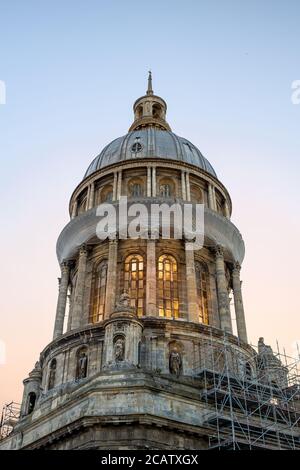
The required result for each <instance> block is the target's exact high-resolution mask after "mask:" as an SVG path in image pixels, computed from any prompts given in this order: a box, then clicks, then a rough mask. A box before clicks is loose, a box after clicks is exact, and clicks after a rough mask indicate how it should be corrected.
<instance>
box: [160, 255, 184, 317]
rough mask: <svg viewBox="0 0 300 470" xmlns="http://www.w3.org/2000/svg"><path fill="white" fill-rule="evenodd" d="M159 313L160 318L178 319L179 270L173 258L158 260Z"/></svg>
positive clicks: (163, 257) (163, 256)
mask: <svg viewBox="0 0 300 470" xmlns="http://www.w3.org/2000/svg"><path fill="white" fill-rule="evenodd" d="M158 313H159V316H160V317H166V318H178V316H179V297H178V269H177V261H176V259H175V258H174V257H173V256H170V255H161V256H160V257H159V259H158Z"/></svg>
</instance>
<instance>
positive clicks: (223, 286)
mask: <svg viewBox="0 0 300 470" xmlns="http://www.w3.org/2000/svg"><path fill="white" fill-rule="evenodd" d="M216 277H217V289H218V304H219V315H220V322H221V328H222V330H225V331H226V332H227V333H232V324H231V315H230V306H229V296H228V290H227V280H226V274H225V263H224V255H223V249H222V247H221V246H217V248H216Z"/></svg>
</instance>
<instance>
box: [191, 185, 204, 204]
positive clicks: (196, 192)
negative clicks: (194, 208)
mask: <svg viewBox="0 0 300 470" xmlns="http://www.w3.org/2000/svg"><path fill="white" fill-rule="evenodd" d="M191 201H192V202H195V203H196V204H202V203H203V193H202V190H201V188H199V186H197V185H195V184H192V185H191Z"/></svg>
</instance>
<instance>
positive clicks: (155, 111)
mask: <svg viewBox="0 0 300 470" xmlns="http://www.w3.org/2000/svg"><path fill="white" fill-rule="evenodd" d="M152 115H153V117H154V118H156V119H160V118H161V117H162V109H161V106H160V105H159V104H156V103H155V104H154V105H153V107H152Z"/></svg>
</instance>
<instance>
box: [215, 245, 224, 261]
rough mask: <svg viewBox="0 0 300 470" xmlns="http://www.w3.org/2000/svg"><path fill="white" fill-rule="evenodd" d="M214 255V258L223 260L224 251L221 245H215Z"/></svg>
mask: <svg viewBox="0 0 300 470" xmlns="http://www.w3.org/2000/svg"><path fill="white" fill-rule="evenodd" d="M214 253H215V257H216V258H224V249H223V247H222V246H221V245H216V246H215V247H214Z"/></svg>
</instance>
